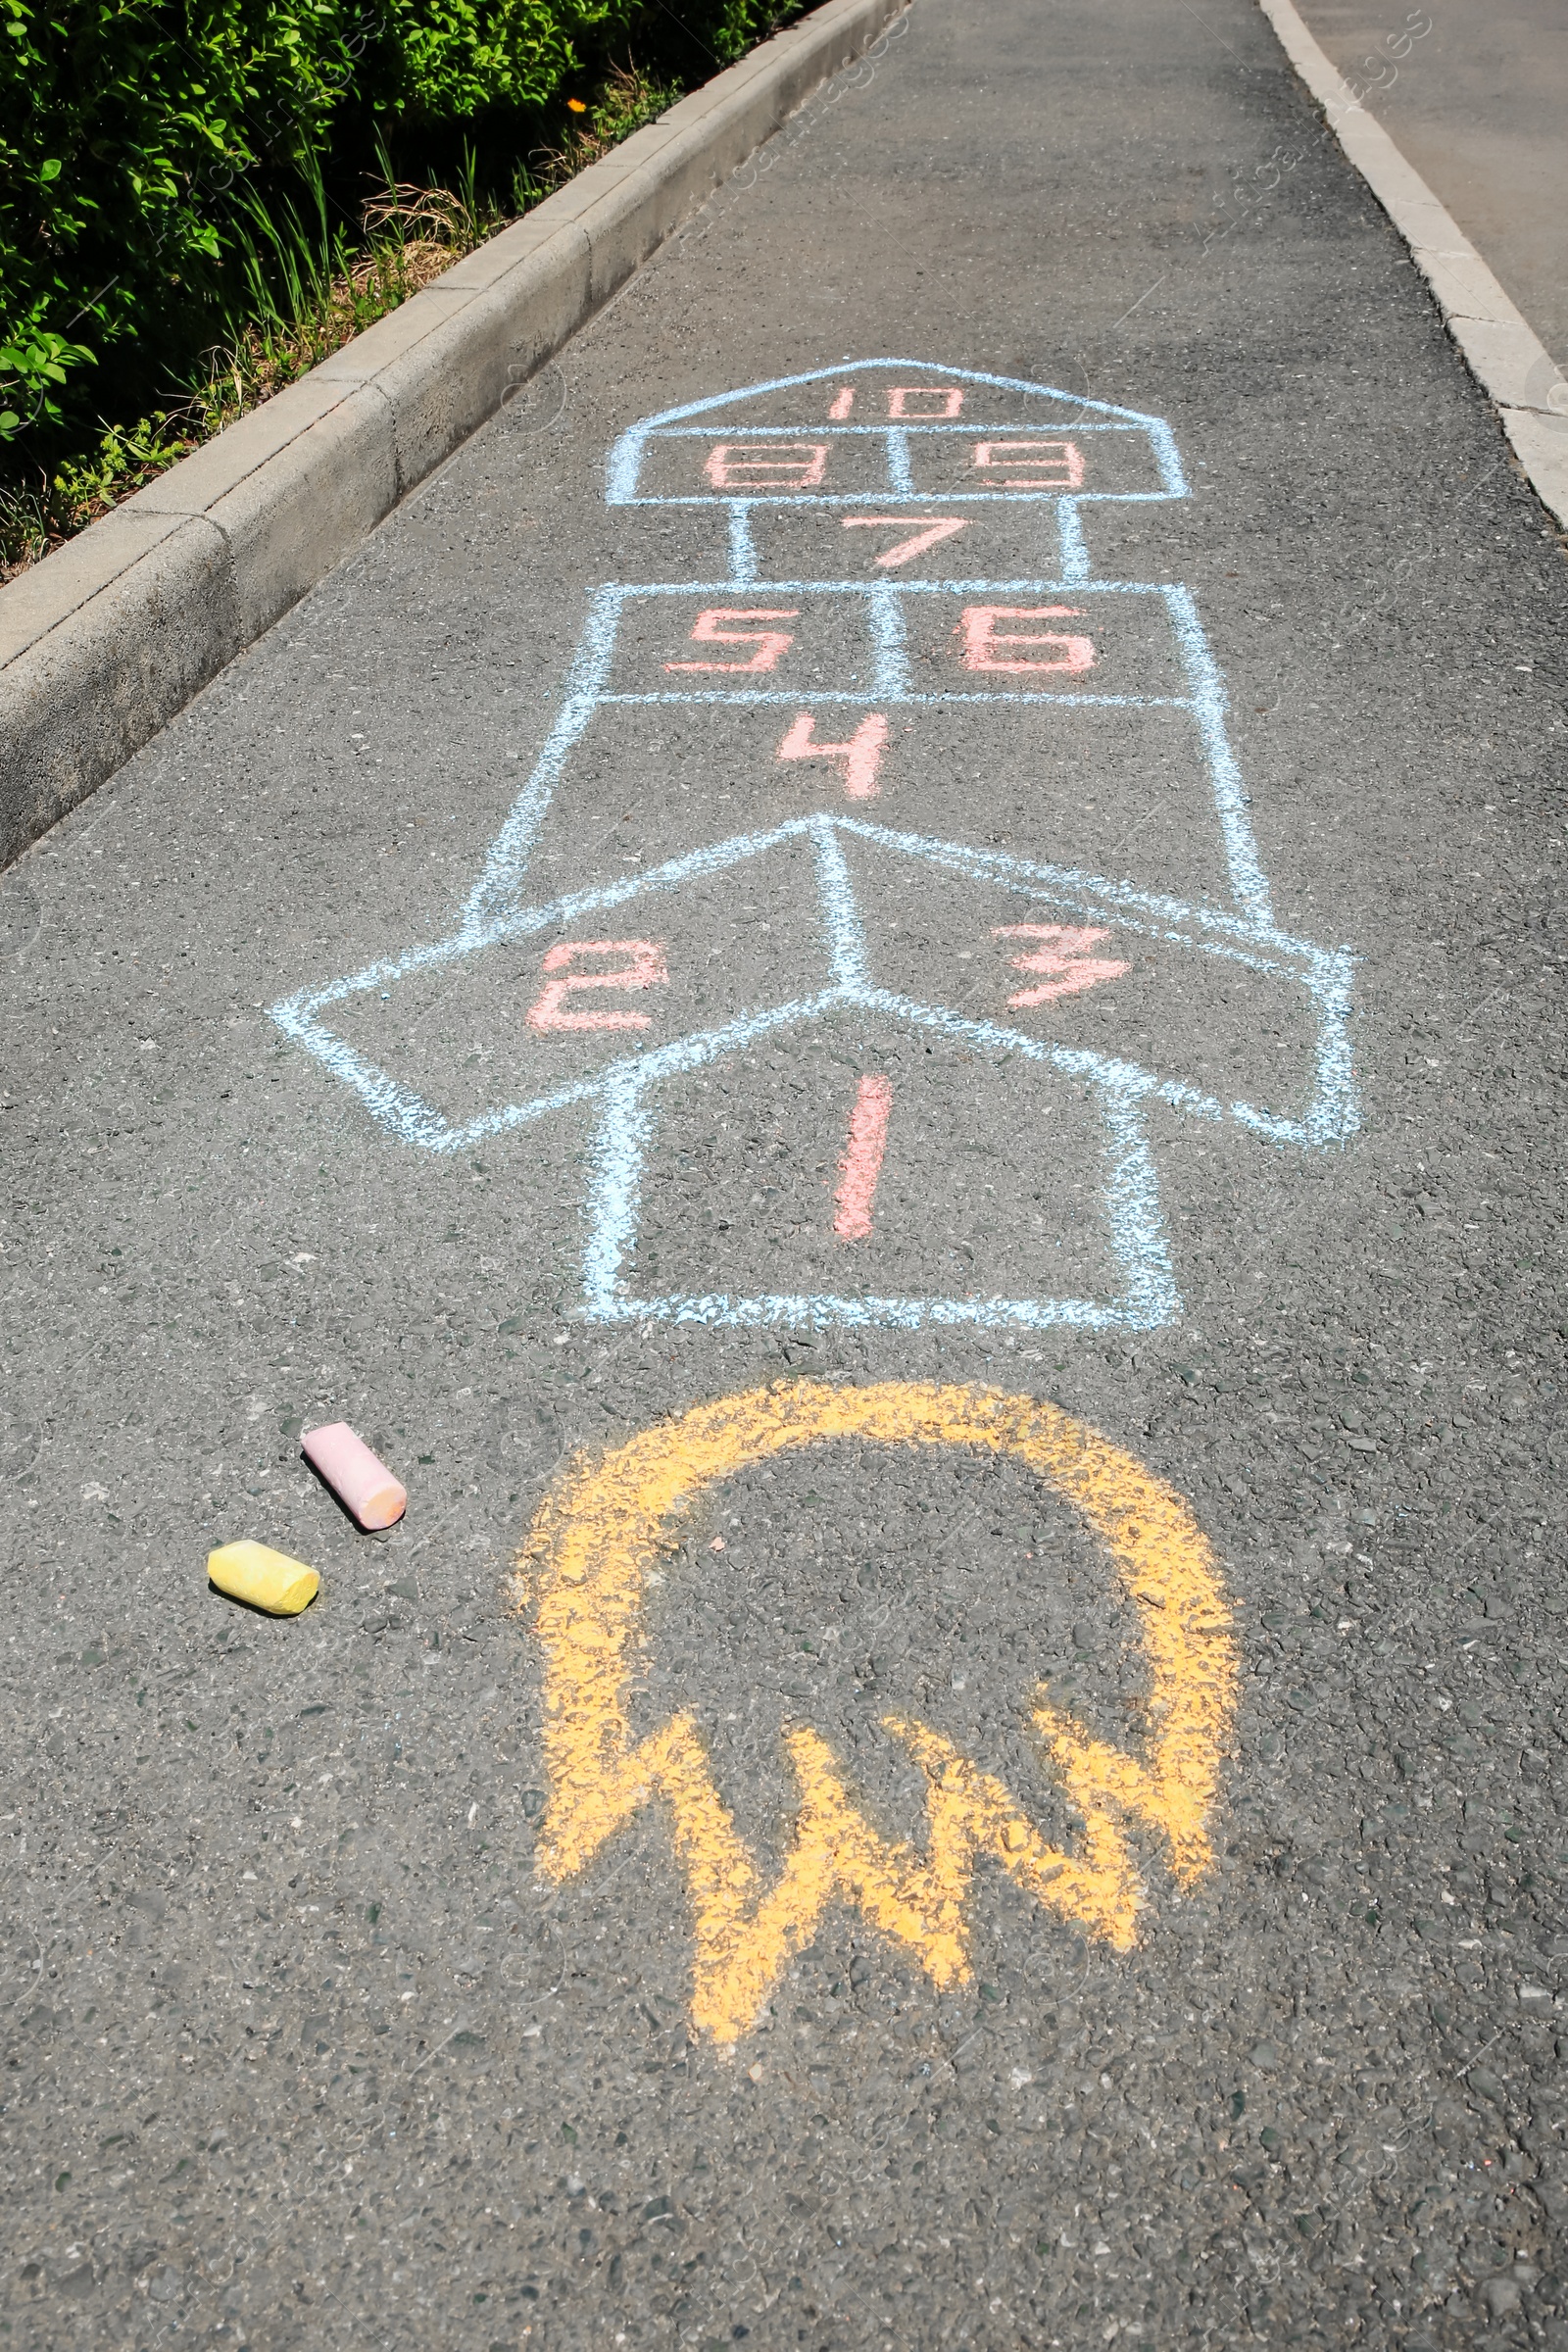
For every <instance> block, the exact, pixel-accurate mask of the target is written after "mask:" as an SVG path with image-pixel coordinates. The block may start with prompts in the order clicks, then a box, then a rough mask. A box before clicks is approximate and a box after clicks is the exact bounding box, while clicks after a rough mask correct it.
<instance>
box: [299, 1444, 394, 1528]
mask: <svg viewBox="0 0 1568 2352" xmlns="http://www.w3.org/2000/svg"><path fill="white" fill-rule="evenodd" d="M300 1446H301V1447H302V1449H303V1451H304V1454H305V1458H306V1460H307V1461H309V1462H314V1464H315V1465H316V1467H317V1469H318V1470H319V1472H320V1474H321V1476H322V1477H323V1478H324V1479H325V1481H326V1483H327V1485H328V1486H329V1487H330V1488H331V1490H332V1492H333V1494H334V1495H336V1496H337V1498H338V1500H339V1502H341V1503H342V1504H343V1506H344V1508H345V1510H349V1511H352V1512H353V1514H354V1516H355V1518H356V1519H357V1520H358V1521H359V1523H360V1525H361V1526H362V1527H390V1526H391V1525H392V1522H393V1521H394V1519H401V1518H402V1516H403V1514H404V1512H405V1511H406V1510H407V1509H408V1507H409V1497H408V1494H407V1492H406V1491H405V1489H404V1488H403V1487H402V1486H400V1485H399V1483H398V1481H397V1480H396V1479H395V1478H394V1477H393V1475H392V1473H391V1471H390V1470H389V1469H388V1468H387V1466H386V1464H385V1462H382V1461H378V1460H377V1459H376V1457H375V1455H374V1454H373V1453H372V1452H371V1451H370V1448H369V1447H368V1446H367V1444H366V1443H365V1440H364V1439H363V1438H357V1437H356V1436H355V1434H354V1432H353V1430H352V1429H350V1427H349V1425H348V1423H347V1422H346V1421H328V1422H327V1423H326V1424H325V1426H324V1428H321V1429H307V1430H304V1431H302V1433H301V1436H300Z"/></svg>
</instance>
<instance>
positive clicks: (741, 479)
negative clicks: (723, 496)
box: [704, 441, 827, 490]
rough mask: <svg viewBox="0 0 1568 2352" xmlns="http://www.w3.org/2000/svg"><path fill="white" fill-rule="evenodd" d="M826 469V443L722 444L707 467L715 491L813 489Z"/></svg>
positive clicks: (771, 442) (710, 454)
mask: <svg viewBox="0 0 1568 2352" xmlns="http://www.w3.org/2000/svg"><path fill="white" fill-rule="evenodd" d="M826 469H827V443H826V442H825V441H720V442H719V443H718V445H717V447H716V448H714V449H711V450H710V451H709V453H708V463H707V466H705V467H704V471H705V472H706V473H707V475H708V478H709V480H710V481H711V483H712V485H713V488H714V489H715V490H814V489H816V488H817V486H818V484H819V483H820V482H821V479H822V476H823V474H824V472H825V471H826Z"/></svg>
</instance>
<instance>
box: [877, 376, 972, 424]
mask: <svg viewBox="0 0 1568 2352" xmlns="http://www.w3.org/2000/svg"><path fill="white" fill-rule="evenodd" d="M911 400H912V401H914V402H915V403H916V404H919V403H921V402H935V404H936V405H935V407H921V406H919V405H916V406H915V407H914V408H912V409H911V408H910V406H909V403H910V401H911ZM962 406H963V393H962V391H961V389H960V388H959V387H958V386H957V385H956V384H895V385H894V386H893V388H892V390H891V391H890V392H889V394H888V415H889V416H890V417H907V418H908V420H909V421H910V422H911V423H914V422H916V421H919V422H929V421H930V420H931V419H933V418H935V417H956V416H957V414H958V411H959V410H960V409H961V408H962Z"/></svg>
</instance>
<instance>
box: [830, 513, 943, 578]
mask: <svg viewBox="0 0 1568 2352" xmlns="http://www.w3.org/2000/svg"><path fill="white" fill-rule="evenodd" d="M908 521H909V517H908V516H907V515H845V517H844V528H845V529H846V530H847V531H869V530H875V529H877V528H879V527H880V526H882V525H883V524H891V525H892V527H893V529H894V530H896V531H902V530H906V529H907V527H908ZM963 527H964V524H963V519H962V517H961V516H960V515H929V516H928V517H927V518H926V520H925V521H924V522H923V523H922V524H921V526H920V528H919V529H918V530H917V531H916V532H915V534H914V536H913V538H912V539H901V540H900V541H899V543H898V545H897V546H896V547H890V548H887V549H885V550H884V551H883V553H882V554H881V555H880V556H878V557H877V559H876V560H877V562H878V563H879V564H882V565H883V566H884V567H885V568H887V569H889V570H891V569H893V568H894V567H895V566H896V565H898V564H912V563H913V561H914V559H915V557H916V556H923V555H924V554H925V552H926V549H927V548H928V547H940V546H941V544H942V542H943V540H944V539H952V538H954V537H955V536H956V533H957V532H959V531H961V530H962V529H963Z"/></svg>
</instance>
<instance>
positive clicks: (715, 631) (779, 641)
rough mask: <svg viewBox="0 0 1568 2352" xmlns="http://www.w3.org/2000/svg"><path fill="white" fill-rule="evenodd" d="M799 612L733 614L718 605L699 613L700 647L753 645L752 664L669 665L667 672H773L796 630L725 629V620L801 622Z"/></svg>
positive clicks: (696, 633) (697, 636)
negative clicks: (679, 670) (677, 670)
mask: <svg viewBox="0 0 1568 2352" xmlns="http://www.w3.org/2000/svg"><path fill="white" fill-rule="evenodd" d="M799 618H800V613H798V612H792V613H780V612H776V611H774V609H773V608H772V607H771V606H763V607H760V608H758V609H755V610H752V611H748V612H732V611H731V610H730V608H729V607H728V606H727V605H715V606H714V607H713V608H712V610H711V612H708V613H698V615H697V619H696V622H695V624H694V626H693V629H692V637H693V639H694V641H695V642H696V643H697V644H698V645H754V646H756V648H757V651H756V653H754V654H753V656H752V658H751V660H750V661H749V662H665V663H664V667H665V668H666V669H773V668H775V667H776V666H777V663H778V658H779V656H780V654H782V653H784V652H785V651H787V649H788V648H789V647H790V646H791V645H793V644H794V642H795V632H794V631H793V629H725V628H720V626H719V623H720V621H725V620H799Z"/></svg>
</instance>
